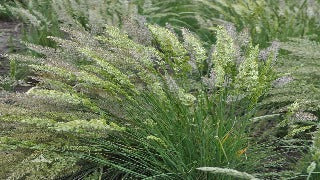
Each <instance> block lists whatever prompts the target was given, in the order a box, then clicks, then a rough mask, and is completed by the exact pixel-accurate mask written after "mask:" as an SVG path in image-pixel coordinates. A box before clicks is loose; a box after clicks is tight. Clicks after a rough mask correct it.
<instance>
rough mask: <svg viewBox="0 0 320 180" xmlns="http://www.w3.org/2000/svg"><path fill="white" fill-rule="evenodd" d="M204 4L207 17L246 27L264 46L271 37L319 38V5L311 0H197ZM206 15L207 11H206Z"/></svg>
mask: <svg viewBox="0 0 320 180" xmlns="http://www.w3.org/2000/svg"><path fill="white" fill-rule="evenodd" d="M199 2H200V3H203V4H205V5H206V7H207V8H208V10H207V11H206V12H208V13H210V14H211V15H210V17H211V18H212V17H216V18H220V19H223V20H226V21H229V22H232V23H234V24H235V25H236V26H237V28H239V29H243V28H248V29H249V31H250V34H251V36H252V38H253V42H254V43H255V44H260V45H261V47H265V46H266V45H267V44H268V43H269V42H271V41H273V40H276V39H278V40H281V41H284V40H287V39H288V37H302V36H314V39H316V40H320V39H319V38H320V37H319V33H320V32H319V23H318V22H319V17H320V16H319V11H318V10H319V8H320V4H319V2H318V1H315V0H298V1H291V0H280V1H274V0H244V1H243V0H218V1H210V0H199ZM207 16H208V15H207Z"/></svg>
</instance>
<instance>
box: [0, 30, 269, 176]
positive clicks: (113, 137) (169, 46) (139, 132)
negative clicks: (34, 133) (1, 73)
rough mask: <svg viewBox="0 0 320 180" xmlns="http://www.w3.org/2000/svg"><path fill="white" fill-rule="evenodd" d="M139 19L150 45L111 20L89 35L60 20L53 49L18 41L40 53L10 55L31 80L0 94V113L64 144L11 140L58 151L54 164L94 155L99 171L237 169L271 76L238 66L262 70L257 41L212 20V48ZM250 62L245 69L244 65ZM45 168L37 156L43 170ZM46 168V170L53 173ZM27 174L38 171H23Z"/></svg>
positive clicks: (179, 173)
mask: <svg viewBox="0 0 320 180" xmlns="http://www.w3.org/2000/svg"><path fill="white" fill-rule="evenodd" d="M148 28H149V29H150V33H149V34H150V35H151V37H150V39H152V40H153V43H152V45H153V46H145V45H142V44H139V43H136V42H134V41H133V40H131V39H130V38H129V36H128V35H127V34H126V33H124V32H121V31H120V30H119V29H117V28H115V27H111V26H107V27H106V28H105V32H104V33H103V34H100V35H98V36H93V35H92V34H89V33H87V32H85V31H84V32H81V31H76V30H70V29H64V31H65V32H66V33H68V36H69V37H70V39H60V38H56V37H50V39H52V40H53V41H55V42H56V43H57V45H58V46H59V47H61V48H58V49H52V48H45V47H41V46H37V45H33V44H28V43H27V44H26V45H27V46H28V47H29V48H30V49H31V50H33V51H36V52H37V53H39V54H42V57H41V58H37V57H33V56H21V55H13V56H11V60H12V61H13V60H15V61H18V62H20V63H27V62H28V63H30V62H31V63H30V64H29V67H30V68H31V69H33V70H34V73H35V74H36V75H37V76H38V77H39V78H40V83H39V84H38V86H37V87H35V88H33V89H31V90H29V91H28V92H27V93H26V94H6V95H2V96H1V98H2V99H1V112H3V113H2V114H1V117H0V119H1V121H2V122H17V123H23V124H27V125H30V126H32V127H35V128H41V129H47V130H49V132H51V133H53V134H60V135H61V136H66V137H68V139H70V144H61V143H57V142H56V140H55V139H53V140H51V141H50V140H47V141H45V142H43V143H42V144H43V145H40V144H38V143H37V140H36V139H33V138H31V139H29V140H28V142H29V143H28V145H24V144H23V143H22V144H21V143H17V144H15V146H16V147H19V148H23V149H31V150H33V151H35V150H37V151H44V150H45V151H46V152H49V153H50V154H52V153H58V154H59V155H57V156H59V157H65V158H62V159H64V161H65V162H61V163H60V164H57V167H58V168H59V169H61V170H63V171H64V170H65V167H66V166H69V165H70V163H71V164H73V165H72V166H74V165H75V164H74V163H75V162H77V160H74V158H76V159H78V155H80V156H81V157H82V158H85V159H88V160H90V161H93V162H95V163H97V164H98V165H97V166H96V168H100V167H104V168H103V169H104V171H103V175H102V177H106V178H112V177H113V178H115V177H135V178H139V177H149V178H154V177H165V178H173V179H176V178H184V179H193V178H196V177H202V178H210V177H212V176H214V175H210V174H205V173H201V172H199V171H196V170H195V168H197V167H202V166H206V165H210V166H223V167H229V168H236V169H239V170H242V169H243V166H244V165H245V164H246V163H249V162H251V163H252V162H253V160H252V159H251V158H249V160H248V161H246V160H245V157H244V155H243V154H244V153H245V150H244V149H246V148H247V146H248V142H249V140H248V136H247V133H246V131H247V128H246V127H247V124H248V123H250V121H248V119H249V118H250V117H251V116H252V114H253V110H254V107H255V106H256V102H257V99H258V98H259V97H260V96H262V95H263V94H264V93H265V90H266V89H267V88H268V86H269V85H268V84H270V82H271V77H272V76H271V75H272V74H271V73H269V75H270V77H268V78H267V79H268V80H267V81H264V82H262V81H261V82H260V81H258V82H255V83H253V82H252V79H251V77H249V76H247V75H246V74H256V75H257V78H258V79H260V78H264V79H265V76H266V74H265V71H267V72H271V66H270V65H268V64H266V63H265V62H264V61H263V60H261V59H259V57H258V56H257V54H258V49H257V48H254V47H252V46H251V45H250V43H249V44H248V43H247V42H246V41H243V42H241V41H240V40H241V36H238V35H237V33H236V32H235V31H234V28H232V27H231V26H228V27H227V29H225V28H223V27H218V28H217V34H218V36H217V38H218V41H217V44H216V45H215V48H214V49H215V50H214V52H212V55H210V54H211V53H210V52H205V50H204V48H203V46H202V43H201V41H200V40H198V38H197V37H196V36H195V35H193V34H192V33H190V32H188V31H186V30H183V31H184V33H183V35H184V37H183V39H184V42H181V41H179V38H178V37H177V36H176V35H175V34H174V33H172V32H170V31H169V30H168V29H166V28H162V27H159V26H156V25H148ZM226 39H227V40H228V41H225V40H226ZM191 40H195V41H194V42H192V41H191ZM271 55H272V53H271ZM209 57H212V58H209ZM268 57H270V58H269V59H271V58H272V57H273V56H268ZM225 59H227V60H228V62H227V64H224V62H223V61H224V60H225ZM251 62H255V66H254V68H249V67H247V66H248V65H249V64H250V63H251ZM216 66H219V70H221V72H223V74H220V72H219V71H216V69H217V68H216ZM243 71H244V72H243ZM253 71H254V72H253ZM216 77H220V79H219V81H217V80H218V79H217V78H216ZM238 77H241V83H242V86H239V82H238V81H237V78H238ZM237 84H238V85H237ZM246 85H247V86H246ZM257 89H260V91H257ZM261 89H263V91H262V90H261ZM252 92H254V93H252ZM8 102H12V103H9V104H8ZM12 142H17V141H14V139H10V138H9V139H8V140H7V141H6V143H5V144H9V145H10V143H12ZM52 150H54V151H52ZM66 152H68V153H69V154H65V153H66ZM88 152H90V153H88ZM50 154H49V155H43V156H45V157H46V156H47V157H50V156H51V155H50ZM69 160H70V161H69ZM48 161H51V159H48ZM47 163H49V162H47ZM249 164H250V163H249ZM29 167H30V171H32V168H31V166H29ZM48 167H49V166H47V165H44V166H42V165H41V166H38V165H37V168H43V169H44V172H46V171H47V170H48V169H47V168H48ZM52 167H56V166H52ZM17 169H19V168H17ZM83 169H85V168H84V167H83ZM40 172H42V170H41V171H40ZM55 172H57V174H53V175H52V176H54V177H59V173H58V172H59V171H58V170H55ZM28 177H29V178H33V177H38V175H37V173H36V174H34V173H33V172H30V174H29V175H28Z"/></svg>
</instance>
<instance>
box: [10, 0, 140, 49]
mask: <svg viewBox="0 0 320 180" xmlns="http://www.w3.org/2000/svg"><path fill="white" fill-rule="evenodd" d="M15 2H16V3H15V5H11V6H9V5H7V6H5V7H6V8H7V9H8V10H9V11H10V12H11V13H12V15H13V16H15V17H16V18H19V19H20V20H21V21H22V22H24V23H25V24H26V27H25V28H24V40H25V41H28V42H30V43H35V44H40V45H45V46H51V47H52V46H55V44H54V42H53V41H52V40H50V39H48V38H47V37H48V36H58V37H63V35H64V34H63V32H61V31H60V27H61V26H67V27H69V26H72V27H73V28H79V29H86V30H90V31H92V32H95V33H99V32H101V30H102V28H103V26H104V25H105V24H109V25H115V26H120V24H123V20H122V16H125V15H129V14H130V13H133V12H134V8H133V7H134V6H133V7H131V5H130V4H128V2H127V1H126V0H117V1H112V0H95V1H87V0H57V1H52V0H49V1H48V0H30V1H22V2H18V1H15Z"/></svg>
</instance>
